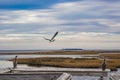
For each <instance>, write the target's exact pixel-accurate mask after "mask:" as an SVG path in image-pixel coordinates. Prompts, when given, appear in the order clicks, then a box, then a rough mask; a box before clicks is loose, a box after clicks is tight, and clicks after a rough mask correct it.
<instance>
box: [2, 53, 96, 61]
mask: <svg viewBox="0 0 120 80" xmlns="http://www.w3.org/2000/svg"><path fill="white" fill-rule="evenodd" d="M15 56H18V58H37V57H62V58H93V57H94V58H96V56H97V55H90V56H89V55H41V54H40V55H39V54H34V55H20V54H16V55H0V60H7V59H13V58H14V57H15Z"/></svg>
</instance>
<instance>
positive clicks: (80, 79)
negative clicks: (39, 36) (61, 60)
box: [0, 60, 120, 80]
mask: <svg viewBox="0 0 120 80" xmlns="http://www.w3.org/2000/svg"><path fill="white" fill-rule="evenodd" d="M12 65H13V63H12V62H11V61H4V60H0V72H2V71H3V70H5V68H6V69H8V67H9V68H11V67H12ZM17 69H24V70H31V69H46V70H47V69H51V70H52V69H56V70H59V69H60V68H56V67H31V66H28V65H25V64H19V65H18V66H17ZM65 69H68V68H65ZM78 69H79V68H78ZM91 70H92V69H91ZM112 73H120V69H118V71H117V72H112ZM98 79H99V76H72V80H98ZM104 79H105V80H109V79H108V77H104Z"/></svg>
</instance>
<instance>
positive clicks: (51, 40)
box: [44, 32, 58, 43]
mask: <svg viewBox="0 0 120 80" xmlns="http://www.w3.org/2000/svg"><path fill="white" fill-rule="evenodd" d="M57 34H58V32H56V33H55V34H54V35H53V37H52V38H51V39H48V38H44V39H45V40H48V41H49V42H50V43H51V42H54V41H55V37H56V36H57Z"/></svg>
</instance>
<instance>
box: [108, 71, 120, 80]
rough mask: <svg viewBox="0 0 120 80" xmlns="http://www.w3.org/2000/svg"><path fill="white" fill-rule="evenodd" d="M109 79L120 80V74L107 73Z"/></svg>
mask: <svg viewBox="0 0 120 80" xmlns="http://www.w3.org/2000/svg"><path fill="white" fill-rule="evenodd" d="M109 78H110V80H120V74H117V73H116V74H110V75H109Z"/></svg>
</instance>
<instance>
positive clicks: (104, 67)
mask: <svg viewBox="0 0 120 80" xmlns="http://www.w3.org/2000/svg"><path fill="white" fill-rule="evenodd" d="M105 70H106V60H105V58H104V61H103V63H102V71H105Z"/></svg>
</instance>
